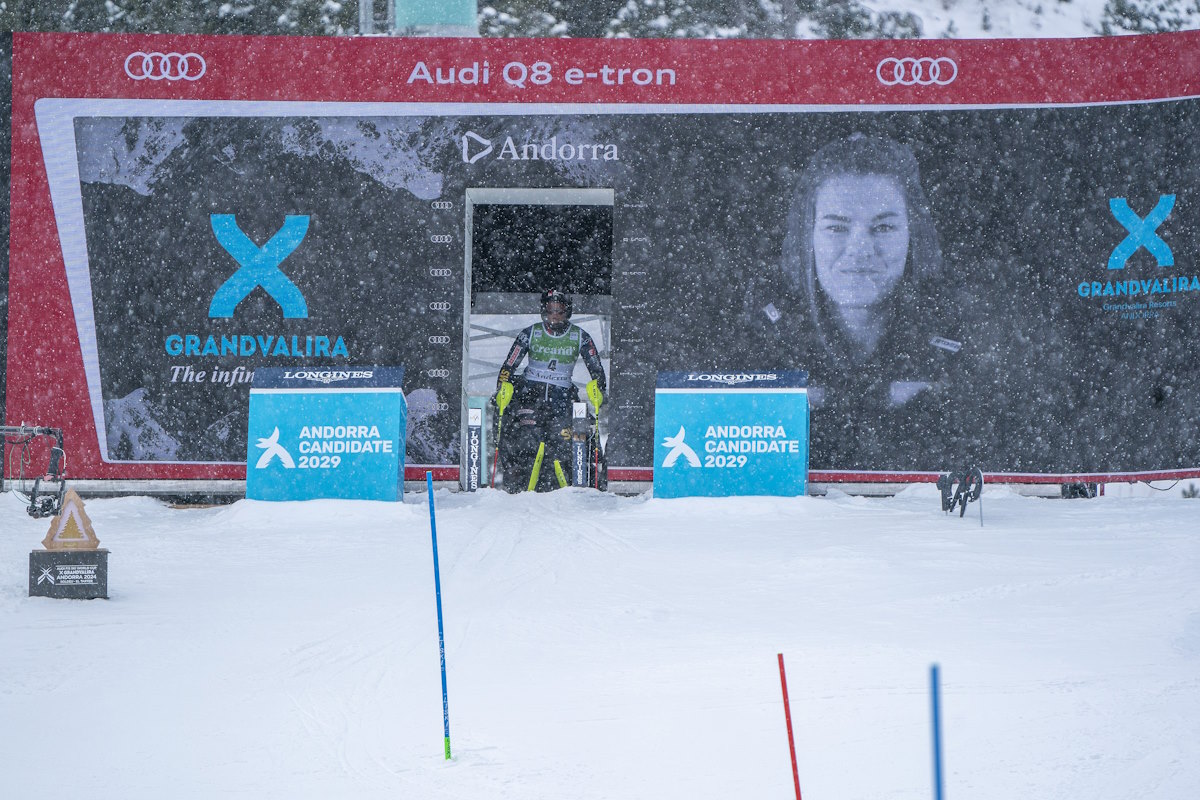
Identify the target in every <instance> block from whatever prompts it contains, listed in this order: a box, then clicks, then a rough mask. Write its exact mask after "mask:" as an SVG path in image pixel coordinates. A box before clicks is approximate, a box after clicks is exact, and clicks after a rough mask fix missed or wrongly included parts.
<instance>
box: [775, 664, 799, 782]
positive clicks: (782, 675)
mask: <svg viewBox="0 0 1200 800" xmlns="http://www.w3.org/2000/svg"><path fill="white" fill-rule="evenodd" d="M779 682H780V683H781V684H782V685H783V717H784V719H786V720H787V732H788V750H789V751H791V754H792V780H793V781H795V783H796V800H803V798H801V797H800V770H799V769H797V768H796V738H795V737H794V736H793V735H792V708H791V706H790V705H789V704H788V690H787V672H786V671H785V670H784V669H783V653H780V654H779Z"/></svg>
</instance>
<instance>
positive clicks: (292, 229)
mask: <svg viewBox="0 0 1200 800" xmlns="http://www.w3.org/2000/svg"><path fill="white" fill-rule="evenodd" d="M211 222H212V229H213V233H214V234H216V237H217V241H218V242H219V243H220V245H221V247H224V248H225V250H226V252H228V253H229V255H231V256H233V260H234V261H236V262H237V263H238V265H239V266H238V271H237V272H235V273H233V274H232V275H230V276H229V279H228V280H226V281H225V282H224V283H222V284H221V287H220V288H219V289H217V292H216V294H214V295H213V298H212V302H211V303H209V305H208V316H210V317H232V316H233V310H234V309H235V308H237V304H238V303H240V302H242V301H243V300H245V299H246V296H247V295H249V294H250V293H251V292H253V291H254V290H255V289H256V288H258V287H259V286H261V287H263V288H264V289H266V290H267V294H269V295H271V297H273V298H275V302H277V303H279V307H280V308H282V309H283V317H284V319H305V318H307V317H308V303H306V302H304V295H303V294H301V293H300V289H299V288H298V287H297V286H296V284H294V283H292V281H291V279H289V278H288V276H287V275H284V274H283V273H282V272H280V271H279V265H280V264H282V263H283V260H284V259H285V258H287V257H288V256H290V255H291V254H292V251H294V250H295V249H296V248H297V247H299V246H300V242H302V241H303V240H304V234H306V233H308V217H307V216H295V217H293V216H288V217H284V221H283V227H282V228H280V229H279V230H278V231H277V232H276V233H275V235H274V236H272V237H271V239H270V241H268V242H267V243H266V244H264V245H263V246H262V247H259V246H258V245H256V244H255V243H254V242H252V241H251V240H250V237H249V236H247V235H246V234H244V233H242V229H241V228H239V227H238V224H237V221H236V220H235V219H234V216H233V214H213V215H212V217H211Z"/></svg>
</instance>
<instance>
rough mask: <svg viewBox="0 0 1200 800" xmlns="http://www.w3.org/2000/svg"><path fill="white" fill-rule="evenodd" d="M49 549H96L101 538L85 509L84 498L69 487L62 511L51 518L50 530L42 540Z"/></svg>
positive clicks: (43, 545)
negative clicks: (97, 535)
mask: <svg viewBox="0 0 1200 800" xmlns="http://www.w3.org/2000/svg"><path fill="white" fill-rule="evenodd" d="M42 547H44V548H46V549H47V550H95V549H97V548H98V547H100V540H99V539H97V538H96V532H95V531H94V530H92V521H91V520H90V519H88V515H87V512H86V511H84V510H83V500H81V499H80V498H79V495H77V494H76V493H75V490H74V489H68V490H67V493H66V495H65V496H64V497H63V505H62V512H61V513H60V514H59V515H58V516H57V517H55V518H54V519H52V520H50V532H49V533H47V534H46V538H45V539H43V540H42Z"/></svg>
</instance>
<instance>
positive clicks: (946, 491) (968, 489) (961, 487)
mask: <svg viewBox="0 0 1200 800" xmlns="http://www.w3.org/2000/svg"><path fill="white" fill-rule="evenodd" d="M956 484H957V485H956ZM937 487H938V489H940V490H941V492H942V511H945V512H946V513H947V514H949V513H950V512H951V511H953V510H954V508H955V506H957V507H958V509H959V511H958V515H959V516H960V517H962V516H964V515H966V513H967V503H970V502H971V501H973V500H979V526H980V527H983V501H982V500H980V497H981V496H982V495H983V472H982V471H980V469H979V467H972V468H971V469H969V470H967V471H966V472H964V473H963V474H962V475H960V476H959V477H958V478H955V476H954V475H953V474H951V473H946V474H945V475H942V476H940V477H939V478H938V479H937Z"/></svg>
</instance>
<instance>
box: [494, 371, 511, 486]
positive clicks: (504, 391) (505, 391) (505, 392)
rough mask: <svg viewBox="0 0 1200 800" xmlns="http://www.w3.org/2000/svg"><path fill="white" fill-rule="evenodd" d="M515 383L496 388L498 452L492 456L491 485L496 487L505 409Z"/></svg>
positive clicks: (506, 382) (506, 383)
mask: <svg viewBox="0 0 1200 800" xmlns="http://www.w3.org/2000/svg"><path fill="white" fill-rule="evenodd" d="M512 394H513V385H512V384H511V383H509V382H508V381H504V382H503V383H501V384H500V388H499V389H497V390H496V409H497V411H498V412H499V414H498V416H497V418H496V452H495V454H494V455H493V456H492V479H491V481H490V484H491V487H492V488H493V489H495V488H496V463H497V462H499V461H500V434H501V433H503V432H504V409H506V408H508V401H509V400H511V399H512Z"/></svg>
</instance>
